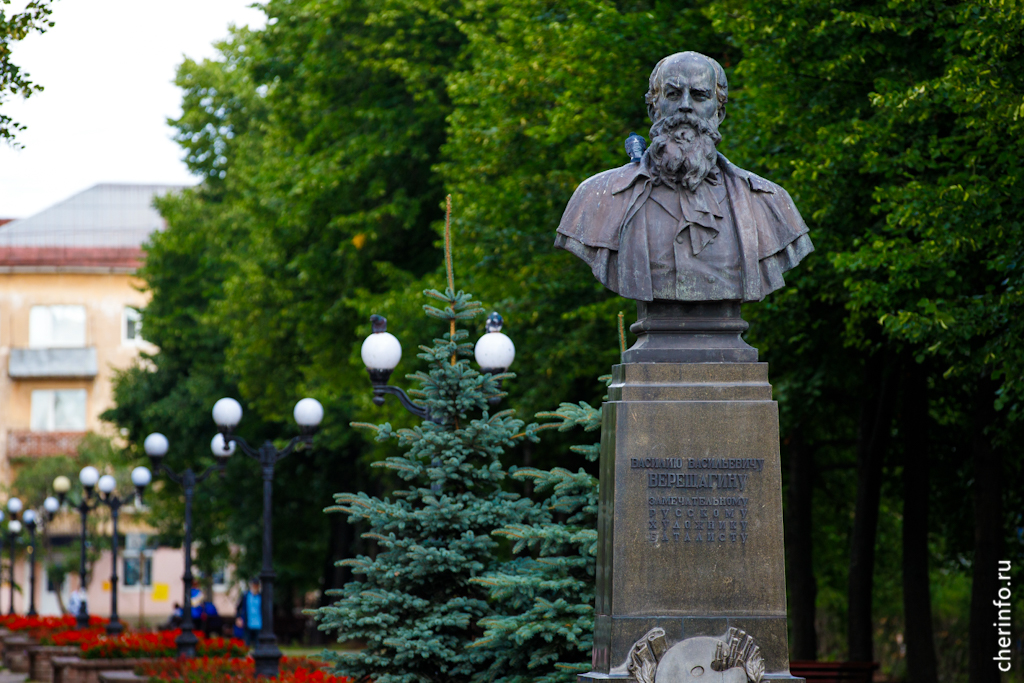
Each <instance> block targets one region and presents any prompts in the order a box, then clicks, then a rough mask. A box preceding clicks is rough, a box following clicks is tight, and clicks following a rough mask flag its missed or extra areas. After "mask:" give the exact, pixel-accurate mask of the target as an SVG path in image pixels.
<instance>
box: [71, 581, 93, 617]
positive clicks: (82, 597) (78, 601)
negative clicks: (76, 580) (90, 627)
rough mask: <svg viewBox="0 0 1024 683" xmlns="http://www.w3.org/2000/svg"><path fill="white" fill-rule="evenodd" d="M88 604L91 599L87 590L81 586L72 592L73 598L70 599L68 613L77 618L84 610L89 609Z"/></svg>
mask: <svg viewBox="0 0 1024 683" xmlns="http://www.w3.org/2000/svg"><path fill="white" fill-rule="evenodd" d="M88 604H89V599H88V596H87V594H86V592H85V589H84V588H83V587H82V586H79V587H78V588H76V589H75V590H74V591H72V592H71V596H70V597H69V598H68V611H69V612H70V613H71V614H73V615H75V616H76V617H77V616H78V615H79V614H81V613H82V610H84V609H87V606H88Z"/></svg>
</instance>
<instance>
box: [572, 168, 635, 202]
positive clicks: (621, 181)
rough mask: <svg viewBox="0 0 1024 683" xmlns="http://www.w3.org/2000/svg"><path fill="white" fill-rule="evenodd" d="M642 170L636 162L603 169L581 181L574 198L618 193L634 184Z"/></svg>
mask: <svg viewBox="0 0 1024 683" xmlns="http://www.w3.org/2000/svg"><path fill="white" fill-rule="evenodd" d="M640 172H641V171H640V164H638V163H634V162H630V163H628V164H626V165H625V166H619V167H618V168H611V169H608V170H607V171H601V172H600V173H598V174H596V175H592V176H590V177H589V178H587V179H586V180H584V181H583V182H582V183H580V184H579V186H578V187H577V188H576V191H575V192H574V193H573V198H574V199H575V198H577V197H580V198H582V197H593V196H595V195H601V194H605V193H607V194H617V193H619V192H621V191H623V190H624V189H626V188H627V187H629V186H630V185H632V183H633V181H634V180H636V177H637V176H638V175H639V174H640Z"/></svg>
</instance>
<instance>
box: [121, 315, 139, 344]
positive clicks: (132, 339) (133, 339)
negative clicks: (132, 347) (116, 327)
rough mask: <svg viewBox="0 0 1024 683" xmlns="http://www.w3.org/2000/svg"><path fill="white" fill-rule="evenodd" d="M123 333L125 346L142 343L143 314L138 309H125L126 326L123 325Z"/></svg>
mask: <svg viewBox="0 0 1024 683" xmlns="http://www.w3.org/2000/svg"><path fill="white" fill-rule="evenodd" d="M121 331H122V333H123V337H122V341H124V343H125V344H138V343H139V342H140V341H142V313H140V312H139V311H138V309H135V308H132V307H131V306H125V307H124V324H123V325H121Z"/></svg>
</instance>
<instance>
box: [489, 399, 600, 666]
mask: <svg viewBox="0 0 1024 683" xmlns="http://www.w3.org/2000/svg"><path fill="white" fill-rule="evenodd" d="M537 417H538V418H540V419H552V420H554V422H549V423H546V424H542V425H530V427H528V428H527V431H528V432H529V433H530V434H531V435H536V434H538V433H539V432H541V431H543V430H545V429H558V431H560V432H567V431H570V430H572V429H575V428H577V427H579V428H582V429H583V430H584V431H585V432H595V431H597V430H599V429H600V428H601V409H600V408H597V409H595V408H593V407H591V406H590V405H589V404H587V403H584V402H580V403H578V404H574V403H563V404H562V405H561V406H559V408H558V410H556V411H553V412H546V413H539V414H538V415H537ZM572 450H573V451H574V452H576V453H579V454H581V455H583V456H584V457H585V458H586V459H587V461H588V462H596V461H597V459H598V457H599V456H600V453H601V448H600V444H588V445H576V446H573V447H572ZM512 478H513V479H519V480H525V481H529V482H531V483H532V485H533V491H534V493H537V494H541V495H543V496H545V497H544V498H542V499H541V500H539V501H537V502H536V503H535V505H536V508H537V509H536V513H535V519H534V520H533V521H532V522H529V523H528V522H519V523H516V524H510V525H506V526H504V527H502V528H500V529H498V530H496V531H494V532H493V534H494V535H495V536H499V537H505V538H508V539H509V540H511V541H512V543H513V546H512V552H513V553H516V554H517V556H516V557H513V558H512V559H511V560H510V561H508V562H504V563H502V564H501V565H500V566H499V567H498V568H497V569H496V570H495V571H493V572H490V573H488V574H486V575H484V576H482V577H479V578H476V579H473V580H472V581H473V582H474V583H477V584H480V585H482V586H486V587H487V588H488V589H489V590H490V597H491V599H492V600H495V601H496V602H498V603H499V604H500V605H501V612H503V613H501V614H498V615H495V616H490V617H487V618H485V619H482V620H481V621H480V625H481V626H483V627H484V629H485V631H484V634H483V637H482V638H480V639H479V640H477V641H476V642H475V643H473V647H474V648H481V649H487V650H490V651H493V652H494V653H495V656H494V660H493V662H492V664H491V666H490V670H489V672H488V680H490V681H495V682H496V683H526V682H527V681H535V682H537V683H569V682H571V681H573V680H575V678H576V675H577V674H580V673H584V672H586V671H589V670H590V662H589V661H588V660H589V659H590V652H591V650H592V649H593V647H594V596H595V572H596V558H597V508H598V479H597V477H595V476H594V475H592V474H590V473H588V472H587V471H586V470H585V469H583V468H580V469H578V470H577V471H576V472H572V471H570V470H568V469H565V468H563V467H556V468H554V469H551V470H541V469H537V468H531V467H524V468H520V469H517V470H515V471H514V472H513V474H512ZM524 551H525V552H524Z"/></svg>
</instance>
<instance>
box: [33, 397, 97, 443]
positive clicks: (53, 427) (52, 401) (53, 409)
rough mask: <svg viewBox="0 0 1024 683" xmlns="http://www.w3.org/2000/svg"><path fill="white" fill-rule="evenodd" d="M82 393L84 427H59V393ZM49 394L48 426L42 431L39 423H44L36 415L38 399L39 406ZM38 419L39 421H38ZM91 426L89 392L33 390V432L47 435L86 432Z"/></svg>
mask: <svg viewBox="0 0 1024 683" xmlns="http://www.w3.org/2000/svg"><path fill="white" fill-rule="evenodd" d="M72 391H73V392H76V393H77V392H81V394H82V427H81V429H78V428H70V427H60V428H58V427H57V421H56V417H57V392H72ZM45 394H48V395H49V396H48V403H49V407H48V409H47V418H46V420H45V421H46V424H45V425H44V426H43V428H42V429H37V428H36V427H37V426H39V422H40V421H42V419H43V418H42V416H37V415H36V411H35V408H36V405H37V398H36V396H37V395H38V396H39V399H38V401H39V404H41V403H43V402H44V401H46V399H47V397H46V396H44V395H45ZM37 417H38V418H39V419H37ZM88 424H89V392H88V391H87V390H85V389H33V390H32V395H31V410H30V415H29V425H30V428H31V429H32V431H33V432H39V433H46V432H84V431H86V429H87V428H88Z"/></svg>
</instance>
